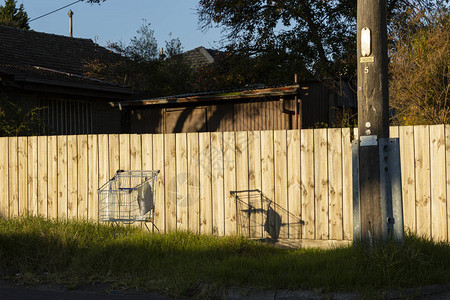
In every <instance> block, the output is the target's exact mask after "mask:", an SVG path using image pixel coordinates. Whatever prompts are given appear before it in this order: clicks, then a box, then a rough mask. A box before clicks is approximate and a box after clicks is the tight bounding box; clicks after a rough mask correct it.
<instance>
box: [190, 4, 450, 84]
mask: <svg viewBox="0 0 450 300" xmlns="http://www.w3.org/2000/svg"><path fill="white" fill-rule="evenodd" d="M356 2H357V1H354V0H345V1H323V0H277V1H272V0H200V2H199V8H198V14H199V19H200V23H201V24H202V26H203V28H204V29H207V28H208V27H211V26H219V27H221V28H223V29H224V32H225V33H226V35H227V38H228V41H229V43H230V45H227V46H231V47H233V48H234V49H237V50H239V51H240V52H241V53H247V54H248V55H250V56H261V57H268V58H270V57H277V59H276V60H273V62H272V64H271V69H270V71H274V70H275V69H278V72H275V74H276V73H278V74H281V73H282V71H287V72H289V73H290V76H292V74H294V73H298V74H299V75H300V76H301V77H310V76H314V77H318V78H326V77H339V76H354V75H355V74H356ZM387 2H388V19H389V26H388V30H389V33H390V35H391V40H392V41H393V40H394V39H395V38H394V37H392V35H395V34H397V33H398V32H399V31H401V30H405V29H406V27H405V26H406V25H407V24H409V22H410V17H411V14H412V13H416V12H418V11H420V10H421V9H424V10H425V11H427V12H431V11H434V10H435V9H436V7H437V6H439V5H445V4H447V5H448V1H447V0H445V1H436V0H423V1H412V0H405V1H397V0H390V1H387ZM444 3H445V4H444ZM269 60H270V59H269ZM280 61H283V62H282V63H280ZM291 64H294V65H296V67H297V68H298V69H297V71H292V69H290V68H287V69H286V66H289V65H291ZM300 65H301V66H302V67H301V68H300V67H298V66H300ZM256 72H257V71H256ZM265 74H266V73H265ZM269 74H270V73H269Z"/></svg>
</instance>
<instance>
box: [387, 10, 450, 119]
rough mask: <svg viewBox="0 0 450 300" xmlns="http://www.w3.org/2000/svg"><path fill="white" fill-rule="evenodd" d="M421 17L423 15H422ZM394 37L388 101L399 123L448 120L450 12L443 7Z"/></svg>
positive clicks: (449, 107)
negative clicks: (406, 31)
mask: <svg viewBox="0 0 450 300" xmlns="http://www.w3.org/2000/svg"><path fill="white" fill-rule="evenodd" d="M423 18H424V17H422V19H423ZM426 19H427V20H428V21H427V22H426V23H425V24H423V23H419V25H418V26H416V27H415V29H414V32H415V33H414V34H411V35H404V36H402V37H401V39H399V40H398V41H397V44H396V47H395V52H394V54H393V55H392V58H391V61H392V62H391V64H390V73H391V84H390V104H391V106H392V108H393V110H394V111H395V116H394V122H395V123H396V124H401V125H419V124H448V123H449V122H450V14H449V11H448V10H442V11H440V12H439V13H437V14H436V15H434V16H432V18H431V19H430V18H428V17H427V18H426Z"/></svg>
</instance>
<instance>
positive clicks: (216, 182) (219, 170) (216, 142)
mask: <svg viewBox="0 0 450 300" xmlns="http://www.w3.org/2000/svg"><path fill="white" fill-rule="evenodd" d="M211 160H212V161H211V172H212V174H211V176H212V186H211V188H212V193H211V195H212V203H213V234H216V235H219V236H223V235H224V234H225V207H224V205H225V204H224V189H223V134H222V132H213V133H211Z"/></svg>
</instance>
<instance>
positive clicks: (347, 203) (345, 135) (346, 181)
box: [342, 128, 353, 240]
mask: <svg viewBox="0 0 450 300" xmlns="http://www.w3.org/2000/svg"><path fill="white" fill-rule="evenodd" d="M342 167H343V170H342V186H343V189H342V213H343V216H342V226H343V231H344V239H345V240H353V166H352V143H351V130H350V128H342Z"/></svg>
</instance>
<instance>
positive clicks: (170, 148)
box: [164, 134, 177, 232]
mask: <svg viewBox="0 0 450 300" xmlns="http://www.w3.org/2000/svg"><path fill="white" fill-rule="evenodd" d="M164 142H165V146H164V147H165V148H164V149H165V151H164V153H165V158H164V165H165V176H166V185H165V188H166V230H167V231H168V232H170V231H175V230H176V229H177V173H176V172H177V165H176V158H177V156H176V139H175V134H166V136H165V138H164Z"/></svg>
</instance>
